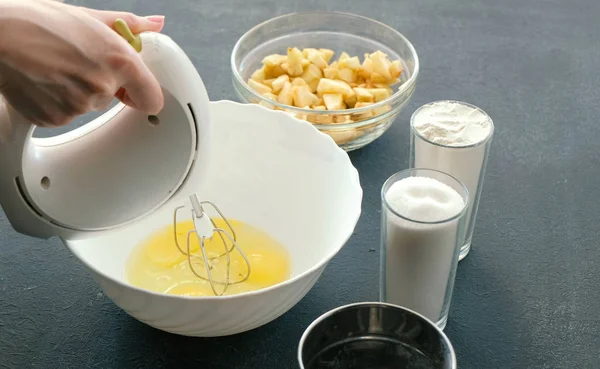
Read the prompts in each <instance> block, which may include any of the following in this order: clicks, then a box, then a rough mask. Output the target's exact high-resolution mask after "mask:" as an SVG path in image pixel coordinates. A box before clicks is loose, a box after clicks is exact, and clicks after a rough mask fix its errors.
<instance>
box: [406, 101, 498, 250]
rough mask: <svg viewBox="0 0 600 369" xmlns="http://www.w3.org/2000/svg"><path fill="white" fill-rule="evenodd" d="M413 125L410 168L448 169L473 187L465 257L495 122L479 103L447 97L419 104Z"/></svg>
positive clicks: (448, 171)
mask: <svg viewBox="0 0 600 369" xmlns="http://www.w3.org/2000/svg"><path fill="white" fill-rule="evenodd" d="M410 127H411V129H410V131H411V134H410V168H430V169H437V170H439V171H442V172H444V173H448V174H450V175H451V176H453V177H455V178H456V179H458V180H459V181H461V182H462V183H464V184H465V186H467V189H468V190H469V194H470V196H471V199H470V201H469V202H470V205H469V208H468V210H467V234H466V236H465V242H464V244H463V245H462V246H461V248H460V256H459V260H462V259H463V258H464V257H465V256H467V254H468V253H469V251H470V250H471V241H472V239H473V229H474V228H475V218H476V217H477V208H478V207H479V198H480V196H481V189H482V188H483V177H484V176H485V169H486V165H487V159H488V154H489V151H490V146H491V143H492V136H493V135H494V122H493V121H492V119H491V118H490V117H489V116H488V115H487V114H486V113H485V112H484V111H483V110H481V109H480V108H478V107H476V106H473V105H471V104H467V103H464V102H460V101H451V100H444V101H436V102H432V103H429V104H425V105H423V106H421V107H420V108H418V109H417V110H416V111H415V112H414V113H413V115H412V117H411V119H410Z"/></svg>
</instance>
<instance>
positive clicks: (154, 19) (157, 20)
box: [146, 15, 165, 23]
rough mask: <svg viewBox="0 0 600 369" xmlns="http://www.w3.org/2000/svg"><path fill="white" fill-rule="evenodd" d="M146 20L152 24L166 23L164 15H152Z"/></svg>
mask: <svg viewBox="0 0 600 369" xmlns="http://www.w3.org/2000/svg"><path fill="white" fill-rule="evenodd" d="M146 19H148V20H149V21H150V22H154V23H163V22H164V21H165V16H164V15H150V16H148V17H146Z"/></svg>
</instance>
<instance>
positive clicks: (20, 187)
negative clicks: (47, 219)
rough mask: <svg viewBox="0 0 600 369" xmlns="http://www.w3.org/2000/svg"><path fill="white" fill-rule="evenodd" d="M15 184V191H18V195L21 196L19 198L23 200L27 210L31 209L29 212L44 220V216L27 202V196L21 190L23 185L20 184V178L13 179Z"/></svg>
mask: <svg viewBox="0 0 600 369" xmlns="http://www.w3.org/2000/svg"><path fill="white" fill-rule="evenodd" d="M15 184H16V185H17V190H19V193H20V194H21V198H22V199H23V201H25V203H26V204H27V206H29V209H31V211H33V212H34V213H35V214H36V215H37V216H38V217H40V218H44V216H43V215H42V214H41V213H40V212H39V211H38V210H37V209H36V208H35V207H34V206H33V204H32V203H31V202H30V201H29V197H27V194H26V193H25V190H24V189H23V184H22V183H21V177H15Z"/></svg>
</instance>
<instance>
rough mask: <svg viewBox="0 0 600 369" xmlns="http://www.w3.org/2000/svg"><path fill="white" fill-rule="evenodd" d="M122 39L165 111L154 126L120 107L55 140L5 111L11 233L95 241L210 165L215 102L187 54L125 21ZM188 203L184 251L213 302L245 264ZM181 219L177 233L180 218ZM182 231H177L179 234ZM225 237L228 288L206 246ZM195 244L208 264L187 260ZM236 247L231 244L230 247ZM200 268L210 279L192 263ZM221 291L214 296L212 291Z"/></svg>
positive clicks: (3, 157) (1, 160) (223, 233)
mask: <svg viewBox="0 0 600 369" xmlns="http://www.w3.org/2000/svg"><path fill="white" fill-rule="evenodd" d="M115 28H116V29H117V30H118V32H119V33H120V34H121V35H122V36H123V37H124V38H125V39H126V40H127V41H128V42H129V43H130V44H131V45H132V46H133V47H134V48H135V49H136V50H137V51H138V52H139V53H140V55H141V57H142V60H143V61H144V62H145V64H146V65H147V66H148V68H149V69H150V71H151V72H152V73H153V74H154V76H155V77H156V79H157V80H158V82H159V84H160V85H161V87H162V91H163V94H164V108H163V109H162V111H161V112H160V113H159V114H158V115H156V116H147V115H145V114H143V113H141V112H140V111H137V110H135V109H132V108H130V107H127V106H124V105H123V104H119V105H117V106H115V107H114V108H112V109H110V110H109V111H107V112H106V113H105V114H103V115H102V116H100V117H99V118H97V119H95V120H93V121H91V122H89V123H88V124H86V125H83V126H81V127H79V128H77V129H75V130H73V131H70V132H68V133H65V134H62V135H60V136H56V137H50V138H35V137H33V136H32V134H33V131H34V126H33V125H32V124H31V123H30V122H28V121H27V120H25V119H24V118H23V117H22V116H21V115H19V114H18V113H17V112H16V111H15V110H14V109H12V108H11V107H10V106H9V105H8V104H5V106H4V107H3V108H1V109H0V205H1V206H2V208H3V210H4V212H5V214H6V216H7V218H8V220H9V221H10V223H11V225H12V226H13V228H14V229H15V230H16V231H17V232H19V233H22V234H25V235H29V236H33V237H37V238H49V237H52V236H58V237H61V238H63V239H77V238H83V237H94V235H95V234H97V233H98V232H100V231H103V230H108V229H114V228H119V227H126V226H127V225H129V224H131V223H133V222H135V221H137V220H139V219H141V218H143V217H145V216H148V215H149V214H150V213H152V212H154V211H157V210H159V209H160V208H161V207H162V206H164V205H165V204H166V203H167V201H168V200H170V199H172V198H173V197H174V196H175V195H176V194H178V191H179V190H180V188H181V187H182V186H183V184H184V183H186V181H188V180H189V179H190V178H195V180H196V181H197V180H198V178H202V177H203V176H205V175H206V171H207V168H208V164H209V156H208V155H209V150H210V147H209V145H210V144H211V142H210V137H211V125H212V122H211V120H210V116H209V114H208V113H209V99H208V95H207V93H206V89H205V87H204V84H203V82H202V79H201V78H200V75H199V74H198V72H197V71H196V69H195V68H194V65H193V64H192V62H191V61H190V60H189V58H188V57H187V56H186V54H185V53H184V52H183V50H182V49H181V48H180V47H179V46H178V45H177V44H176V43H175V42H174V41H173V40H172V39H171V38H169V37H168V36H166V35H163V34H159V33H154V32H145V33H141V34H139V35H137V36H134V35H133V34H131V31H130V30H129V28H128V27H127V24H126V23H125V22H124V21H122V20H118V21H117V22H116V24H115ZM187 195H188V196H189V200H190V204H189V207H190V208H191V216H192V219H193V222H194V226H195V228H194V229H193V230H191V231H190V232H189V233H188V235H187V246H186V247H185V248H183V247H181V246H180V245H179V243H178V242H177V233H176V232H175V243H176V246H177V248H178V249H179V250H180V251H181V252H182V253H183V254H184V255H186V256H187V259H188V262H189V265H190V268H191V270H192V271H193V273H194V274H195V275H196V276H197V277H199V278H202V279H205V280H208V281H209V282H210V285H211V287H212V290H213V292H214V294H215V295H222V294H224V293H225V291H226V290H227V287H228V286H229V285H230V284H234V283H241V282H243V281H245V280H247V279H248V277H249V275H250V264H249V262H248V259H247V258H246V256H245V255H244V253H243V252H242V250H241V249H240V248H239V247H238V245H237V242H236V241H237V240H236V235H235V231H234V230H233V228H232V227H231V225H230V223H229V221H228V220H227V219H226V218H225V216H224V215H223V214H222V212H221V211H220V210H219V209H218V208H217V207H216V206H215V205H214V204H212V203H211V202H208V201H204V202H200V201H199V199H198V197H197V195H196V194H195V193H192V194H187ZM206 205H209V206H211V207H213V208H214V210H215V211H216V212H217V213H218V215H219V216H220V217H222V218H223V220H224V221H225V223H226V224H227V226H228V228H229V229H228V230H224V229H221V228H217V226H216V224H215V222H214V221H213V219H212V218H211V217H210V216H208V215H207V213H206V211H205V209H204V206H206ZM181 208H184V206H181V207H178V208H177V209H175V210H174V222H175V227H176V224H177V221H178V218H177V213H178V210H181ZM175 229H176V228H175ZM215 234H218V235H219V236H220V239H221V240H222V242H223V247H224V250H223V253H222V254H221V255H219V256H217V257H216V258H219V257H223V256H226V257H227V268H228V269H227V278H226V280H223V281H219V280H215V279H213V278H212V275H211V268H212V266H211V261H212V259H215V258H212V259H209V258H208V257H207V254H206V250H205V247H204V242H205V240H206V239H209V238H211V237H213V235H215ZM192 235H195V236H196V237H197V238H198V242H199V244H200V246H201V248H200V249H201V251H202V255H197V256H196V255H193V254H192V253H190V238H191V236H192ZM227 241H229V242H227ZM234 249H236V251H237V252H240V253H241V255H242V257H243V259H244V261H245V262H246V264H247V274H246V275H243V276H242V277H241V279H239V280H236V281H231V280H230V278H229V267H230V265H229V260H230V253H231V252H233V251H234ZM194 258H200V259H202V260H203V265H204V268H205V269H206V271H205V273H206V275H204V274H203V273H199V272H198V271H196V270H195V268H194V263H193V262H192V259H194ZM217 284H218V285H221V286H223V287H222V288H221V289H217V288H216V286H215V285H217Z"/></svg>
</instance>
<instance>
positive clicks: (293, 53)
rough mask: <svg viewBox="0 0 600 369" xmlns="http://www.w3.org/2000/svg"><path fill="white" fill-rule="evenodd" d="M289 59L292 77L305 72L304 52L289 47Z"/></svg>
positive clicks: (288, 64) (288, 66)
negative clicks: (303, 63)
mask: <svg viewBox="0 0 600 369" xmlns="http://www.w3.org/2000/svg"><path fill="white" fill-rule="evenodd" d="M287 59H288V63H287V73H288V75H289V76H290V77H297V76H299V75H301V74H302V73H303V72H304V67H303V65H302V60H303V59H304V55H302V52H301V51H300V50H298V48H296V47H294V48H291V47H288V52H287ZM388 73H389V72H388Z"/></svg>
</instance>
